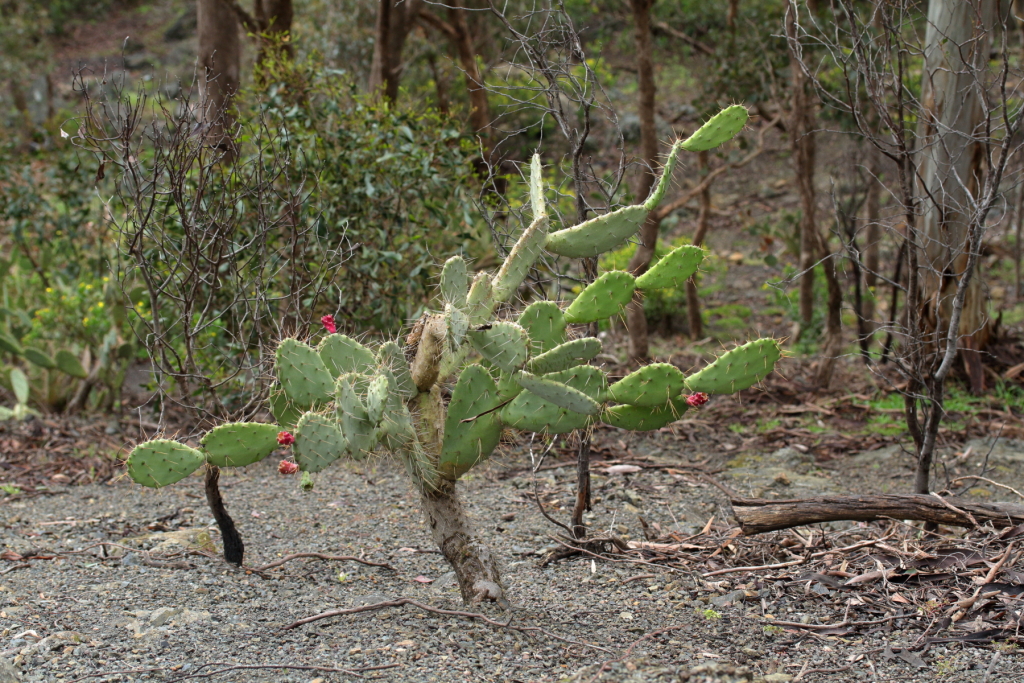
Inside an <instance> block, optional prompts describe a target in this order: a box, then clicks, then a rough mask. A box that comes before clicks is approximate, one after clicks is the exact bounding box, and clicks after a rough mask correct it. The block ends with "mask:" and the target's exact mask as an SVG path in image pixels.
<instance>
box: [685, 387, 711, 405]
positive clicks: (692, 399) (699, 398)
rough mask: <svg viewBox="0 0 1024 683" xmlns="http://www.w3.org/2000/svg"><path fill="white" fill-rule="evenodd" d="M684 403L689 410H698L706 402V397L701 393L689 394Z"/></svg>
mask: <svg viewBox="0 0 1024 683" xmlns="http://www.w3.org/2000/svg"><path fill="white" fill-rule="evenodd" d="M686 402H687V403H688V404H689V405H690V407H691V408H699V407H700V406H702V405H704V404H705V403H707V402H708V395H707V394H705V393H704V392H703V391H698V392H697V393H696V394H690V395H689V396H687V397H686Z"/></svg>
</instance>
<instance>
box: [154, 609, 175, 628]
mask: <svg viewBox="0 0 1024 683" xmlns="http://www.w3.org/2000/svg"><path fill="white" fill-rule="evenodd" d="M180 611H181V609H180V608H177V607H161V608H159V609H156V610H153V613H152V614H150V615H149V625H150V626H152V627H154V628H156V627H157V626H163V625H164V624H166V623H167V622H168V621H170V620H171V617H173V616H174V615H176V614H177V613H178V612H180Z"/></svg>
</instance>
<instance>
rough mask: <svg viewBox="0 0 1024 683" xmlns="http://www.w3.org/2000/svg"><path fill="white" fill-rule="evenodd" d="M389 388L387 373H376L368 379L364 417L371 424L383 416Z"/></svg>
mask: <svg viewBox="0 0 1024 683" xmlns="http://www.w3.org/2000/svg"><path fill="white" fill-rule="evenodd" d="M389 389H390V387H389V386H388V377H387V375H377V376H376V377H374V378H373V379H372V380H370V386H369V387H368V388H367V390H366V417H367V419H368V420H369V421H370V422H372V423H373V424H377V423H378V422H380V420H381V418H382V417H384V407H385V405H387V400H388V391H389Z"/></svg>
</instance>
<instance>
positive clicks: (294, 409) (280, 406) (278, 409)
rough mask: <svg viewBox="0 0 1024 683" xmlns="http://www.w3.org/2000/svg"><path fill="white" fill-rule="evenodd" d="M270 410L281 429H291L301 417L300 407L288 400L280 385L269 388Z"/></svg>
mask: <svg viewBox="0 0 1024 683" xmlns="http://www.w3.org/2000/svg"><path fill="white" fill-rule="evenodd" d="M270 412H271V414H272V415H273V416H274V419H275V420H277V424H279V425H280V426H281V428H282V429H285V430H288V431H291V430H292V429H294V428H295V423H296V422H298V421H299V418H300V417H302V409H301V408H299V407H298V406H296V405H295V404H294V403H292V402H291V401H290V400H288V394H286V393H284V389H282V388H281V386H280V385H276V386H274V387H273V388H272V389H271V390H270Z"/></svg>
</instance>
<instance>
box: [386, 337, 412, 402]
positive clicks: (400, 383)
mask: <svg viewBox="0 0 1024 683" xmlns="http://www.w3.org/2000/svg"><path fill="white" fill-rule="evenodd" d="M377 363H378V364H380V366H381V367H384V368H387V369H388V370H390V371H391V373H392V374H393V375H394V377H395V384H396V386H397V388H398V392H399V394H401V395H402V396H403V397H405V398H412V397H413V396H415V395H416V394H417V393H418V392H417V389H416V385H415V384H413V382H412V375H411V374H410V373H409V361H408V360H406V358H405V353H403V352H402V348H401V347H400V346H399V345H398V344H396V343H395V342H393V341H389V342H384V343H383V344H381V346H380V348H379V349H377Z"/></svg>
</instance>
